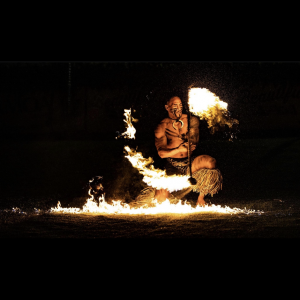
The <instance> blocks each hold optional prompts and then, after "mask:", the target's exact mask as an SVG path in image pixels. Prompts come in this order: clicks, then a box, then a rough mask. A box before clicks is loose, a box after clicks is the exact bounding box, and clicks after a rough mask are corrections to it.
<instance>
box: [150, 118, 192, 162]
mask: <svg viewBox="0 0 300 300" xmlns="http://www.w3.org/2000/svg"><path fill="white" fill-rule="evenodd" d="M154 133H155V147H156V149H157V153H158V155H159V156H160V157H161V158H167V157H172V156H174V155H176V154H177V153H180V152H181V153H182V152H183V151H186V152H187V146H184V144H183V143H182V144H180V145H179V146H178V147H177V148H173V149H170V148H168V144H167V137H166V134H165V127H164V124H163V123H160V124H159V125H158V126H157V127H156V129H155V131H154ZM185 144H186V143H185Z"/></svg>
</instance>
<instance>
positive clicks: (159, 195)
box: [154, 189, 170, 203]
mask: <svg viewBox="0 0 300 300" xmlns="http://www.w3.org/2000/svg"><path fill="white" fill-rule="evenodd" d="M154 198H155V199H156V200H157V201H158V202H159V203H161V202H163V201H165V200H166V199H167V198H169V199H170V193H169V191H168V190H165V189H161V190H156V191H155V196H154Z"/></svg>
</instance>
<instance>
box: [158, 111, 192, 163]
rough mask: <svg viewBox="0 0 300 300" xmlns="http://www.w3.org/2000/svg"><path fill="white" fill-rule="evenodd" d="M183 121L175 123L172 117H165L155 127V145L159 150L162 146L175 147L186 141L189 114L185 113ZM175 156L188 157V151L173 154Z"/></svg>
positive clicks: (182, 117)
mask: <svg viewBox="0 0 300 300" xmlns="http://www.w3.org/2000/svg"><path fill="white" fill-rule="evenodd" d="M180 120H181V121H182V122H183V126H182V124H181V122H177V123H175V124H174V126H173V123H174V120H172V119H171V118H165V119H163V120H162V121H161V122H160V123H159V124H158V126H157V127H156V129H155V146H156V148H157V150H159V149H160V148H167V149H174V148H177V147H178V146H179V145H180V144H182V143H183V142H184V138H185V136H186V135H187V130H188V127H187V123H188V122H187V115H186V114H183V115H182V116H181V118H180ZM174 127H175V128H174ZM172 157H173V158H184V157H187V153H186V152H179V153H177V154H175V155H173V156H172Z"/></svg>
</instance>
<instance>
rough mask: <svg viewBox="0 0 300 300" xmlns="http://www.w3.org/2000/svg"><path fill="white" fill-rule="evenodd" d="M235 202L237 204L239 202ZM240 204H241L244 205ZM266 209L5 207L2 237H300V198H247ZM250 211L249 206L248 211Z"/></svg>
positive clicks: (255, 206) (250, 204)
mask: <svg viewBox="0 0 300 300" xmlns="http://www.w3.org/2000/svg"><path fill="white" fill-rule="evenodd" d="M235 206H236V205H235ZM240 207H241V209H242V206H241V205H240ZM248 207H252V209H256V211H257V210H258V208H259V209H260V210H262V209H264V213H248V214H247V213H245V212H244V213H243V212H241V211H240V213H236V214H234V213H233V214H230V213H214V212H199V213H187V214H177V213H168V214H163V213H160V214H156V215H153V214H149V215H142V214H137V215H129V214H107V213H102V214H100V213H99V214H97V213H80V214H74V213H59V212H56V213H50V212H49V211H45V210H44V211H43V210H39V209H30V210H29V209H27V210H24V209H23V210H21V209H12V210H1V211H0V222H1V227H0V237H2V238H3V237H9V238H295V237H300V209H299V205H298V204H297V202H296V201H288V200H281V201H280V199H272V200H271V199H269V200H262V199H257V200H256V201H250V202H248ZM248 211H250V210H248Z"/></svg>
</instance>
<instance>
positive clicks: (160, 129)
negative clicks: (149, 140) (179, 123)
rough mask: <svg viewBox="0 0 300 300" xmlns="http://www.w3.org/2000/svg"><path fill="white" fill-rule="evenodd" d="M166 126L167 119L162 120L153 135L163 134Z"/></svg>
mask: <svg viewBox="0 0 300 300" xmlns="http://www.w3.org/2000/svg"><path fill="white" fill-rule="evenodd" d="M167 124H168V119H167V118H166V119H163V120H162V121H161V122H159V123H158V125H157V126H156V128H155V130H154V132H155V135H159V136H160V135H163V134H164V133H165V129H166V126H167Z"/></svg>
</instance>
